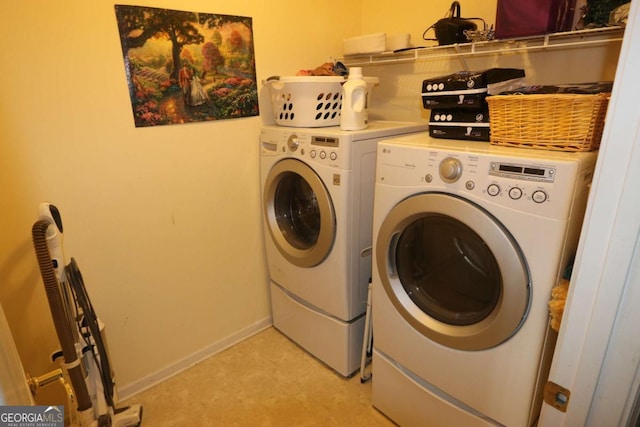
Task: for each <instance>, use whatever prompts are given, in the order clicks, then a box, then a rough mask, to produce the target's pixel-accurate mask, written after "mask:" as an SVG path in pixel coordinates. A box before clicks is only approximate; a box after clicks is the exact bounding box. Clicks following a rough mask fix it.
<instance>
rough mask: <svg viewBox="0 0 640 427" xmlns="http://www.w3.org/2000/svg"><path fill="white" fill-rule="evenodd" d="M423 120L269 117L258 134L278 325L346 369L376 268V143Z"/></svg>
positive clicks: (354, 365) (358, 344)
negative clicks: (338, 123) (325, 122)
mask: <svg viewBox="0 0 640 427" xmlns="http://www.w3.org/2000/svg"><path fill="white" fill-rule="evenodd" d="M426 129H427V125H426V124H417V123H406V122H391V121H371V122H370V123H369V125H368V127H367V128H366V129H364V130H360V131H348V132H347V131H342V130H340V128H339V127H327V128H288V127H281V126H265V127H263V129H262V133H261V137H260V153H261V163H260V167H261V184H262V199H263V200H262V202H263V203H262V206H263V218H264V230H265V248H266V256H267V262H268V266H269V275H270V289H271V306H272V315H273V323H274V326H275V327H276V328H277V329H278V330H280V331H281V332H283V333H284V334H285V335H287V336H288V337H289V338H291V339H292V340H293V341H295V342H296V343H298V344H299V345H300V346H301V347H303V348H304V349H306V350H307V351H308V352H310V353H311V354H313V355H314V356H315V357H317V358H318V359H320V360H321V361H322V362H324V363H325V364H327V365H328V366H329V367H331V368H332V369H334V370H335V371H337V372H338V373H340V374H341V375H344V376H349V375H351V374H353V373H354V372H355V371H356V370H357V369H358V367H359V364H360V355H361V348H362V340H363V334H364V313H365V310H366V302H367V291H368V285H369V281H370V278H371V235H372V216H373V188H374V179H375V159H376V146H377V143H378V141H380V139H381V138H388V137H393V136H396V135H405V134H410V133H412V132H424V131H425V130H426Z"/></svg>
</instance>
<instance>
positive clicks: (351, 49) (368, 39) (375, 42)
mask: <svg viewBox="0 0 640 427" xmlns="http://www.w3.org/2000/svg"><path fill="white" fill-rule="evenodd" d="M386 45H387V35H386V33H374V34H366V35H363V36H357V37H350V38H348V39H344V40H343V50H344V52H343V53H344V55H345V56H348V55H363V54H368V53H380V52H384V51H385V50H386Z"/></svg>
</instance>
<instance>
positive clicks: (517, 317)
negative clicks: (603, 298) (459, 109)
mask: <svg viewBox="0 0 640 427" xmlns="http://www.w3.org/2000/svg"><path fill="white" fill-rule="evenodd" d="M595 159H596V154H595V153H593V152H591V153H564V152H551V151H541V150H531V149H519V148H506V147H496V146H492V145H490V144H489V143H482V142H464V141H452V140H436V139H431V138H430V137H429V136H428V135H426V134H422V135H415V136H408V137H404V138H397V139H392V140H387V141H382V142H380V143H379V145H378V156H377V165H376V184H375V203H374V219H373V229H374V237H373V251H374V262H373V280H372V282H373V285H372V289H373V309H372V317H373V336H374V354H373V365H372V372H373V405H374V406H375V407H376V408H378V409H379V410H380V411H382V412H383V413H385V414H386V415H387V416H389V418H391V419H392V420H394V421H395V422H397V423H398V424H399V425H402V426H426V425H429V426H431V425H433V426H439V427H443V426H456V427H457V426H461V425H464V426H496V425H504V426H509V427H521V426H522V427H524V426H530V425H532V424H533V423H534V422H535V419H536V417H537V414H538V413H539V405H540V399H539V391H540V386H541V384H543V383H544V381H546V376H545V374H544V371H545V369H546V367H545V364H546V363H547V361H548V358H549V356H550V350H549V349H552V348H553V344H554V343H555V341H554V334H553V333H552V331H550V329H549V328H548V317H549V315H548V307H547V302H548V301H549V299H550V293H551V289H552V287H553V285H554V284H556V283H557V281H558V280H559V278H560V277H561V276H562V273H563V271H564V267H565V266H566V264H567V263H569V261H570V259H571V256H572V255H573V251H574V250H575V249H576V246H577V239H578V236H579V230H580V227H581V222H582V217H583V214H584V209H585V206H586V199H587V194H588V188H589V183H590V181H591V177H592V172H593V168H594V164H595Z"/></svg>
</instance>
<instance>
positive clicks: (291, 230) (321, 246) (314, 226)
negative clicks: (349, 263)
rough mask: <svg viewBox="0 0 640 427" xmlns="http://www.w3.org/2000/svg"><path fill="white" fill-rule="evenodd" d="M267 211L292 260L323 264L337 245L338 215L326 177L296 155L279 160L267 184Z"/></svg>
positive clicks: (276, 240)
mask: <svg viewBox="0 0 640 427" xmlns="http://www.w3.org/2000/svg"><path fill="white" fill-rule="evenodd" d="M263 208H264V215H265V218H266V219H267V226H268V228H269V233H270V234H271V238H272V239H273V242H274V243H275V245H276V247H277V248H278V250H279V251H280V253H281V254H282V256H284V257H285V258H286V259H287V260H288V261H289V262H291V263H292V264H294V265H297V266H299V267H313V266H315V265H318V264H320V263H321V262H322V261H323V260H324V259H325V258H326V257H327V255H328V254H329V252H330V251H331V248H332V247H333V242H334V240H335V235H336V217H335V212H334V209H333V203H332V201H331V196H330V195H329V192H328V191H327V188H326V187H325V185H324V183H323V182H322V179H320V177H319V176H318V175H317V174H316V173H315V172H314V171H313V169H311V168H310V167H309V166H308V165H307V164H305V163H304V162H301V161H299V160H295V159H284V160H281V161H280V162H278V163H276V164H275V165H274V166H273V168H272V169H271V171H270V172H269V175H268V176H267V179H266V182H265V186H264V206H263Z"/></svg>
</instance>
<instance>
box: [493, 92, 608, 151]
mask: <svg viewBox="0 0 640 427" xmlns="http://www.w3.org/2000/svg"><path fill="white" fill-rule="evenodd" d="M609 96H610V94H609V93H599V94H593V95H592V94H566V93H563V94H526V95H521V94H510V95H494V96H489V97H487V98H486V100H487V103H488V104H489V123H490V129H491V137H490V141H491V144H493V145H503V146H510V147H523V148H537V149H543V150H556V151H591V150H595V149H596V148H598V147H599V146H600V138H601V137H602V129H603V127H604V118H605V115H606V112H607V105H608V102H609Z"/></svg>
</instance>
